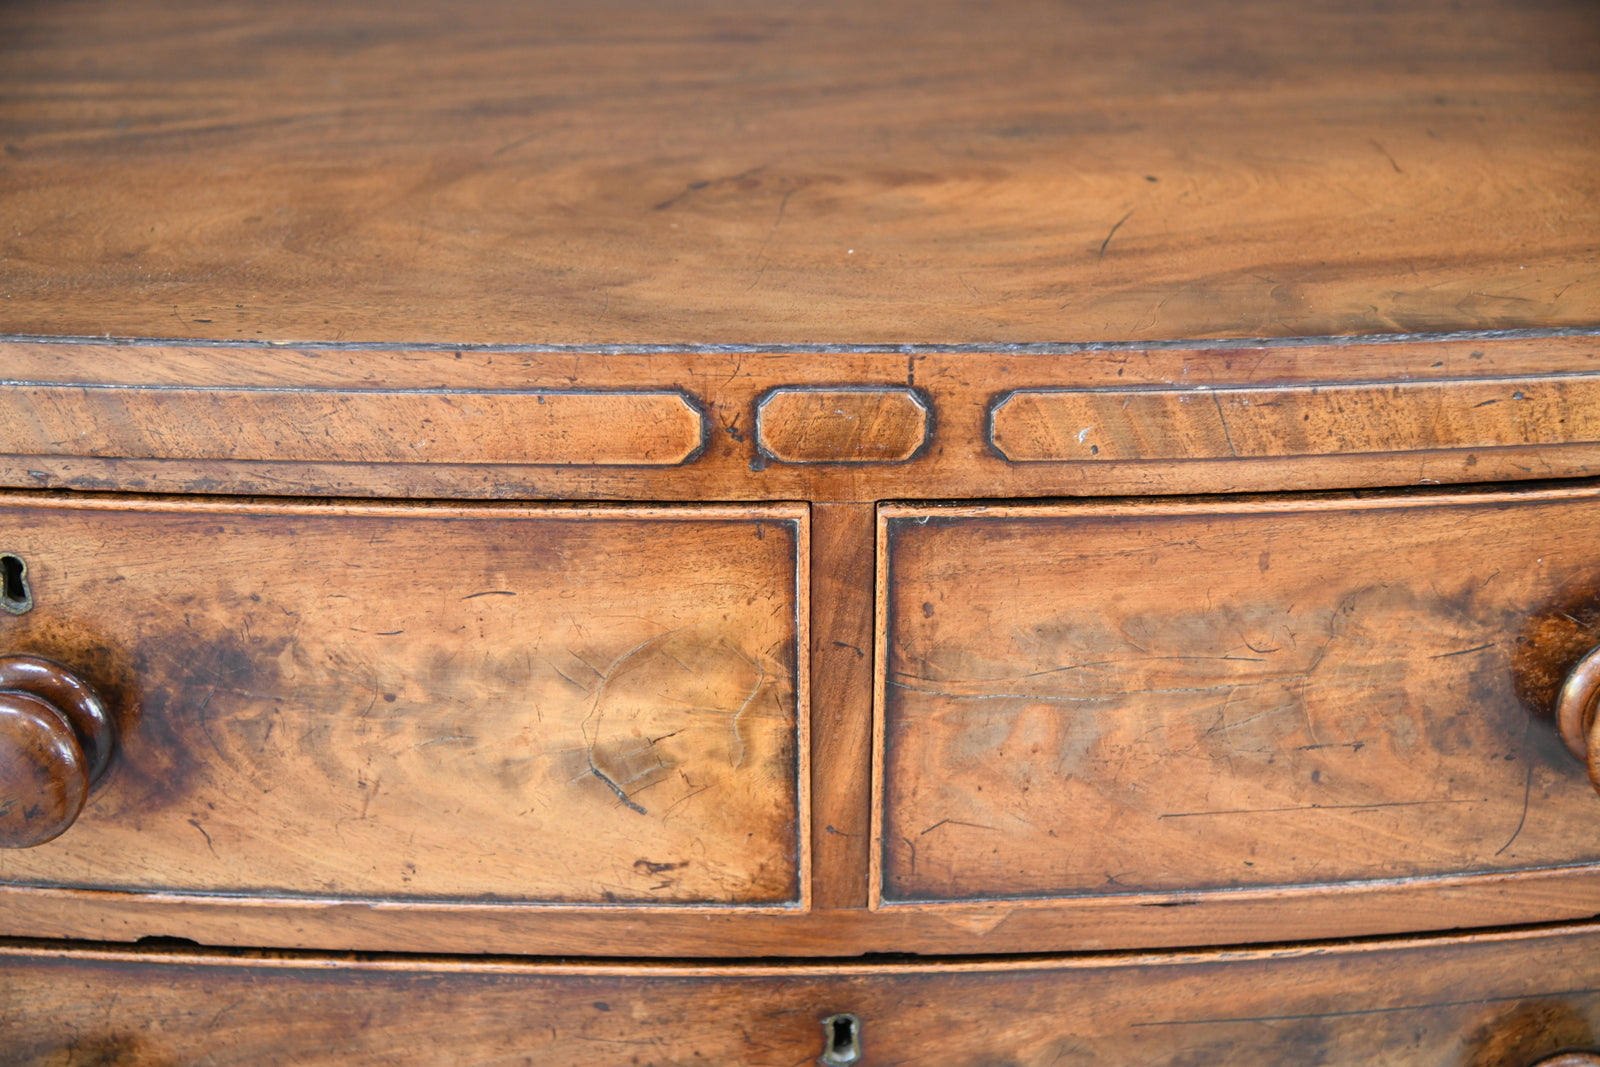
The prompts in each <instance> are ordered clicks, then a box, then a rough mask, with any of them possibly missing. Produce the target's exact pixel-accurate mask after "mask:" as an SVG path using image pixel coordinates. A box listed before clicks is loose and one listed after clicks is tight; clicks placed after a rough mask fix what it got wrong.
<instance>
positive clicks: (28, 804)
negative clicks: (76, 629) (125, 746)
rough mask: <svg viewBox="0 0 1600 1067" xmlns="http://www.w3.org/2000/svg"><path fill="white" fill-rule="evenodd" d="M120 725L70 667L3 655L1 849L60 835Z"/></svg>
mask: <svg viewBox="0 0 1600 1067" xmlns="http://www.w3.org/2000/svg"><path fill="white" fill-rule="evenodd" d="M115 742H116V724H115V723H114V722H113V721H112V719H111V716H110V715H109V714H107V712H106V707H105V704H104V703H102V702H101V700H100V698H99V697H98V696H97V695H95V692H94V690H92V689H90V688H89V686H88V685H87V684H85V683H84V681H83V680H82V679H81V678H79V677H78V676H77V675H75V674H73V673H72V672H71V671H69V670H67V669H66V668H65V667H62V666H60V665H59V664H56V663H51V662H50V661H49V660H45V659H39V658H37V657H34V656H6V657H0V848H32V847H33V846H34V845H42V844H44V843H45V842H46V841H51V840H54V839H55V838H57V837H59V836H60V835H61V834H62V833H63V832H65V831H66V829H67V827H69V826H71V825H72V823H73V820H74V819H76V818H77V817H78V813H79V812H80V811H82V810H83V805H84V802H85V801H86V800H87V799H88V797H89V788H90V787H91V786H92V785H94V783H95V781H96V779H98V778H99V777H100V775H101V773H102V772H103V771H104V770H105V769H106V764H107V763H108V762H110V759H111V750H112V748H113V746H114V745H115Z"/></svg>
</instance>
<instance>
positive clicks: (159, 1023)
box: [0, 928, 1600, 1067]
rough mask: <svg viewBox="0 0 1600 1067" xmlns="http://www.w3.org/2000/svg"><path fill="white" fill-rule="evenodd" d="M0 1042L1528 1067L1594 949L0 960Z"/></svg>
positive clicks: (242, 1056)
mask: <svg viewBox="0 0 1600 1067" xmlns="http://www.w3.org/2000/svg"><path fill="white" fill-rule="evenodd" d="M841 1016H850V1017H851V1018H850V1019H844V1018H841ZM288 1020H293V1023H292V1025H286V1021H288ZM825 1023H827V1024H828V1025H827V1026H826V1028H825ZM0 1032H3V1033H4V1034H5V1035H6V1043H7V1049H8V1052H9V1053H10V1056H9V1058H8V1062H20V1063H78V1062H95V1063H118V1064H130V1065H132V1064H169V1063H207V1064H216V1065H226V1064H252V1065H253V1064H259V1063H300V1064H313V1063H318V1064H320V1063H329V1064H331V1063H338V1064H341V1065H346V1067H351V1065H359V1064H392V1063H396V1062H405V1063H537V1064H541V1065H544V1064H549V1065H586V1067H600V1065H605V1067H612V1065H616V1064H640V1065H644V1064H654V1065H656V1067H667V1065H669V1064H694V1065H697V1067H698V1065H703V1064H748V1065H752V1067H759V1065H768V1067H773V1065H796V1064H811V1063H817V1062H821V1063H823V1064H825V1065H827V1064H833V1065H850V1064H859V1065H862V1067H870V1065H872V1064H937V1065H939V1067H989V1065H994V1064H1007V1065H1010V1067H1035V1065H1037V1067H1044V1065H1047V1064H1048V1065H1053V1067H1063V1065H1071V1064H1084V1065H1088V1064H1094V1065H1102V1064H1142V1065H1152V1067H1154V1065H1172V1067H1178V1065H1192V1064H1220V1063H1226V1064H1238V1065H1261V1067H1280V1065H1282V1064H1299V1063H1316V1064H1325V1065H1346V1064H1348V1065H1352V1067H1355V1065H1359V1067H1367V1065H1370V1064H1376V1063H1382V1064H1387V1065H1395V1067H1403V1065H1423V1064H1426V1065H1428V1067H1439V1065H1450V1067H1533V1065H1534V1064H1535V1063H1537V1062H1539V1061H1540V1060H1542V1059H1543V1058H1544V1057H1546V1056H1549V1055H1551V1054H1553V1053H1555V1052H1557V1051H1558V1050H1564V1049H1573V1048H1595V1047H1596V1046H1597V1037H1596V1035H1597V1033H1600V937H1597V936H1596V934H1595V932H1594V931H1593V930H1592V929H1582V928H1579V929H1571V928H1569V929H1564V930H1563V929H1557V930H1548V931H1541V932H1539V933H1537V934H1529V935H1525V936H1512V935H1498V936H1490V937H1480V938H1456V939H1440V940H1436V941H1430V942H1419V943H1414V944H1407V943H1404V942H1398V943H1397V942H1389V943H1369V944H1363V945H1332V946H1313V947H1309V948H1298V949H1278V950H1274V951H1254V952H1246V951H1238V952H1206V953H1192V954H1188V955H1183V956H1156V955H1149V956H1123V957H1117V958H1107V957H1095V956H1087V957H1078V958H1076V959H1071V960H1054V961H1052V960H1042V961H1041V960H1038V959H1034V960H1027V961H1018V962H1013V963H1003V962H989V963H978V964H959V963H938V962H929V963H919V964H916V965H870V964H865V965H859V964H858V965H845V966H805V965H802V966H793V967H771V966H768V967H737V966H735V967H688V966H673V965H656V966H628V967H622V966H602V965H572V966H554V965H538V964H518V963H512V962H504V963H493V962H483V963H471V962H465V961H461V962H452V961H425V960H422V961H408V960H405V959H403V958H391V959H389V960H366V961H361V960H351V959H339V958H327V957H312V956H302V957H296V958H287V959H284V958H279V959H273V958H260V957H257V958H250V957H229V956H226V955H222V954H211V953H200V952H194V953H189V954H183V955H179V954H167V955H164V956H154V955H141V954H139V953H138V952H136V951H128V952H115V951H100V952H89V951H71V950H63V949H59V948H50V947H26V946H21V945H12V946H3V945H0ZM1579 1062H1580V1063H1581V1062H1582V1061H1579ZM1589 1062H1591V1063H1592V1062H1594V1061H1589Z"/></svg>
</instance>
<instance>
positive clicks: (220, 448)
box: [0, 382, 707, 467]
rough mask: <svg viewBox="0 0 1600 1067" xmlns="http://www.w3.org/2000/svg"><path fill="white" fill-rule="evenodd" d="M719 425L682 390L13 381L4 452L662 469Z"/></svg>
mask: <svg viewBox="0 0 1600 1067" xmlns="http://www.w3.org/2000/svg"><path fill="white" fill-rule="evenodd" d="M706 432H707V430H706V425H705V418H704V416H703V415H702V414H701V412H700V410H699V409H698V408H697V407H695V406H694V404H693V403H691V402H690V400H689V398H688V397H687V396H685V395H684V394H683V393H679V392H659V393H649V392H623V391H616V392H554V391H552V392H471V391H463V390H450V389H440V390H406V391H394V392H365V391H357V390H333V389H202V388H139V387H132V386H115V385H94V386H88V385H77V386H75V385H54V384H39V383H30V382H4V383H0V453H4V454H11V455H22V456H86V457H87V456H92V457H100V458H125V459H167V460H173V459H177V460H259V461H276V462H282V463H297V462H298V463H498V464H509V463H516V464H528V465H531V466H544V465H549V466H573V465H595V466H643V467H659V466H673V465H675V464H680V463H683V462H685V461H687V460H689V459H690V458H692V457H693V456H695V455H697V454H698V453H699V451H700V450H701V448H702V447H703V445H704V441H705V435H706Z"/></svg>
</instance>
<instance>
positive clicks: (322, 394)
mask: <svg viewBox="0 0 1600 1067" xmlns="http://www.w3.org/2000/svg"><path fill="white" fill-rule="evenodd" d="M13 390H18V391H26V390H35V391H49V392H51V393H60V394H63V395H66V394H70V393H72V392H74V391H77V392H82V393H84V394H86V395H92V396H99V397H101V398H111V397H116V396H117V395H118V394H121V395H124V396H128V397H144V396H149V395H158V396H159V395H162V394H166V395H172V396H177V395H184V396H190V395H192V396H193V397H194V398H196V400H197V402H198V401H201V400H203V401H205V402H206V403H208V404H216V403H218V402H219V401H224V400H227V399H229V398H234V397H238V398H245V397H253V398H271V397H292V398H301V399H304V398H315V399H323V400H325V401H327V402H330V403H341V402H345V403H348V402H359V401H361V400H378V401H382V400H387V399H403V398H413V397H414V398H419V399H424V400H425V399H432V398H437V399H439V400H441V401H443V402H445V403H447V404H448V403H452V402H454V401H457V400H468V401H470V400H471V399H473V398H475V397H484V398H490V399H494V400H525V401H530V402H532V403H533V404H534V405H536V408H535V410H536V409H537V406H543V405H544V403H545V398H547V397H548V398H552V399H557V400H559V399H562V398H573V399H581V400H585V401H605V400H616V401H619V402H622V403H625V404H626V403H628V402H640V401H644V402H648V401H662V400H676V401H678V402H679V403H681V404H682V405H683V407H684V409H685V414H686V416H687V417H689V418H691V419H692V420H693V421H694V424H695V426H696V427H697V429H696V430H694V431H693V433H692V435H691V436H692V437H693V438H694V439H693V440H692V441H685V442H684V445H685V446H687V447H685V448H684V450H683V452H682V455H681V456H680V457H679V458H675V459H672V460H670V461H666V462H655V461H649V460H644V459H638V458H634V457H625V456H619V457H617V458H606V459H590V460H587V461H585V460H583V459H578V460H572V459H549V458H547V459H543V460H541V459H540V458H539V457H537V456H534V457H526V456H512V457H505V458H484V457H474V456H472V455H471V454H470V453H465V454H462V455H457V456H446V457H442V458H434V457H428V456H422V455H419V456H417V457H416V458H409V457H408V458H404V459H394V458H372V457H366V456H358V455H350V456H338V455H328V456H316V457H312V458H304V457H293V456H290V457H283V456H247V457H235V456H232V455H227V454H224V453H222V452H220V451H216V452H215V453H213V452H211V451H205V452H201V453H197V454H194V455H165V456H163V455H159V454H152V455H128V454H126V453H129V452H131V451H133V450H132V449H126V448H106V449H102V450H101V451H95V452H82V451H73V450H71V449H70V448H66V449H58V450H45V449H30V450H25V451H7V452H5V454H7V455H15V456H38V457H40V458H78V459H132V460H155V461H166V462H203V463H214V462H230V463H241V464H261V465H264V464H284V463H292V464H306V465H312V466H327V467H338V466H347V465H359V466H367V465H373V464H376V465H379V466H391V465H392V466H406V465H412V464H427V465H458V466H467V467H473V466H486V467H534V468H538V467H556V468H561V467H586V466H593V467H603V468H608V469H613V470H619V469H620V470H627V469H647V470H648V469H670V468H675V467H684V466H687V465H689V464H692V463H694V462H695V461H696V460H698V459H699V458H700V457H701V456H703V455H704V454H705V452H706V450H707V449H708V448H709V447H710V445H711V438H712V420H711V418H710V415H709V412H708V409H707V406H706V404H705V402H704V401H703V400H701V399H700V398H699V397H697V396H695V395H694V394H692V393H690V392H689V391H688V390H686V389H682V388H677V387H663V388H625V389H622V388H619V389H561V388H531V389H508V388H359V387H345V386H304V385H251V384H242V385H241V384H235V385H225V386H208V385H199V384H196V385H190V384H175V383H159V384H156V383H112V382H81V381H36V380H23V379H0V400H4V398H5V394H6V392H8V391H13ZM254 421H257V422H258V421H259V420H254ZM502 421H504V420H502ZM131 432H132V433H134V434H138V433H139V432H140V427H139V426H137V425H135V426H133V427H132V428H131ZM156 436H158V437H159V436H162V435H161V434H159V432H157V433H156ZM356 444H359V442H356ZM0 451H4V449H3V448H0ZM350 451H352V452H353V451H355V448H354V447H353V446H352V447H351V448H350Z"/></svg>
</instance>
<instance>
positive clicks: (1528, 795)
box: [1494, 720, 1533, 856]
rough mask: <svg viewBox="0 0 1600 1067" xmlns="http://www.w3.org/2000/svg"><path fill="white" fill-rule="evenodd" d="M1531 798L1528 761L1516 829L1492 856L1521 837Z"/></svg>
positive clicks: (1531, 785)
mask: <svg viewBox="0 0 1600 1067" xmlns="http://www.w3.org/2000/svg"><path fill="white" fill-rule="evenodd" d="M1530 721H1531V720H1530ZM1532 797H1533V763H1532V761H1529V763H1528V773H1527V775H1526V777H1525V778H1524V780H1523V783H1522V815H1521V816H1520V817H1519V818H1518V819H1517V828H1516V829H1515V830H1513V831H1511V836H1510V837H1508V838H1506V843H1505V844H1503V845H1501V846H1500V847H1499V848H1497V849H1495V850H1494V854H1495V855H1496V856H1498V855H1500V853H1502V852H1504V851H1505V850H1506V849H1508V848H1510V847H1511V843H1512V842H1513V841H1515V840H1516V839H1517V838H1518V836H1520V835H1521V833H1522V828H1523V826H1525V825H1526V824H1527V822H1528V801H1529V800H1531V799H1532Z"/></svg>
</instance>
